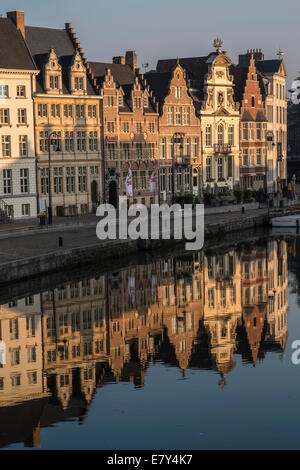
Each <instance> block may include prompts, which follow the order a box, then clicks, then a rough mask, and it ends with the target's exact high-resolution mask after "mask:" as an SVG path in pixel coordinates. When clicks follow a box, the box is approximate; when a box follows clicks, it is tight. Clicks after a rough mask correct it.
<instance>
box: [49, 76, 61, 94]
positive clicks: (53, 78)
mask: <svg viewBox="0 0 300 470" xmlns="http://www.w3.org/2000/svg"><path fill="white" fill-rule="evenodd" d="M50 88H51V90H58V88H59V84H58V76H57V75H50Z"/></svg>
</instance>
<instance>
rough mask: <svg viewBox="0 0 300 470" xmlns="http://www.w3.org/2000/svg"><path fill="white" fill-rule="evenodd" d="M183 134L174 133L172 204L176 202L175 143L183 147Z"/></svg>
mask: <svg viewBox="0 0 300 470" xmlns="http://www.w3.org/2000/svg"><path fill="white" fill-rule="evenodd" d="M183 135H184V134H182V133H180V132H175V133H174V134H173V152H172V205H173V204H175V144H180V146H181V149H183Z"/></svg>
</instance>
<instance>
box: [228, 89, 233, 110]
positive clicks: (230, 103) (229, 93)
mask: <svg viewBox="0 0 300 470" xmlns="http://www.w3.org/2000/svg"><path fill="white" fill-rule="evenodd" d="M227 103H228V106H231V107H232V108H233V107H234V101H233V91H232V90H228V91H227Z"/></svg>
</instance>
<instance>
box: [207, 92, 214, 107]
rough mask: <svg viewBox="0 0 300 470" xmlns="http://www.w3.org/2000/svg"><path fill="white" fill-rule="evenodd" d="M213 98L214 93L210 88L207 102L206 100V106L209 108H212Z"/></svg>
mask: <svg viewBox="0 0 300 470" xmlns="http://www.w3.org/2000/svg"><path fill="white" fill-rule="evenodd" d="M213 98H214V92H213V90H212V88H209V89H208V100H207V106H209V107H210V108H211V107H212V106H213Z"/></svg>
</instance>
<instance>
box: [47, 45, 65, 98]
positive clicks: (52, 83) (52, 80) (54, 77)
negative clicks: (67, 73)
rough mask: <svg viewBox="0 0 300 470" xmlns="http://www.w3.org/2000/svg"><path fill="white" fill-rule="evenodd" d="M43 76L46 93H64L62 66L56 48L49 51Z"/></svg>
mask: <svg viewBox="0 0 300 470" xmlns="http://www.w3.org/2000/svg"><path fill="white" fill-rule="evenodd" d="M43 78H44V87H45V91H46V93H51V94H62V92H63V90H62V67H61V65H60V64H59V60H58V57H57V55H56V53H55V51H54V49H50V51H49V54H48V59H47V62H46V64H45V66H44V77H43Z"/></svg>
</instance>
